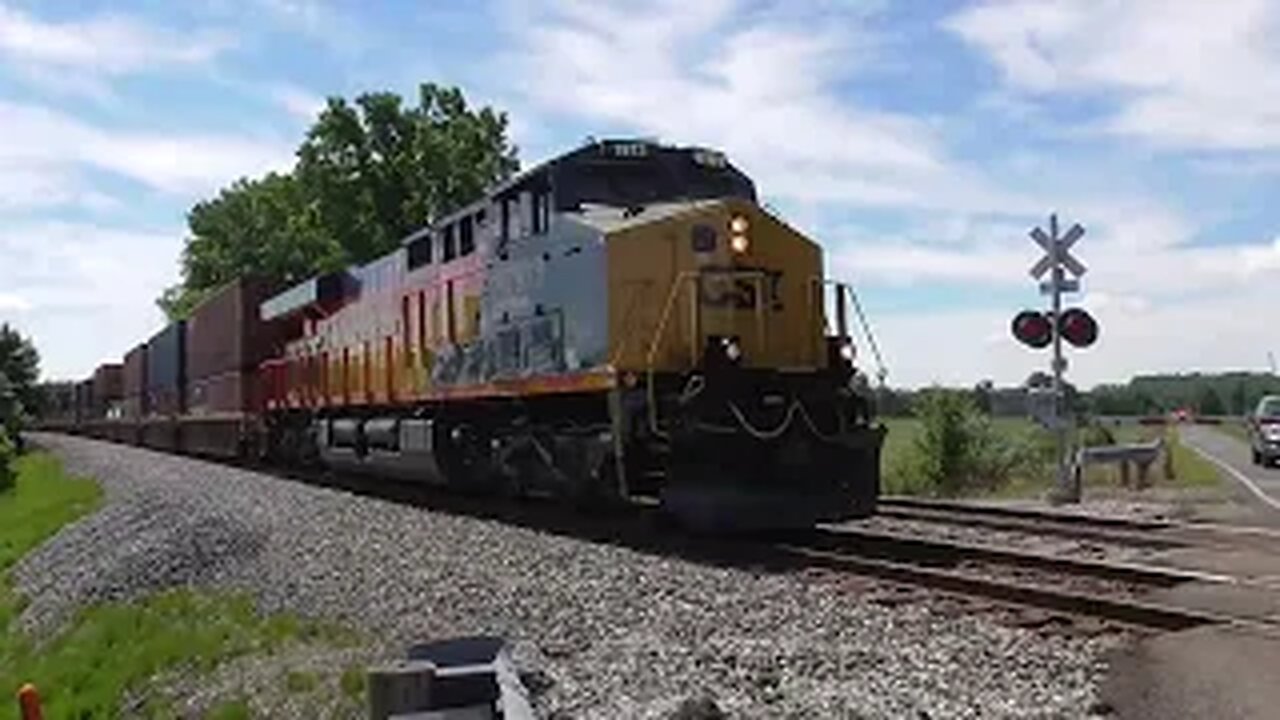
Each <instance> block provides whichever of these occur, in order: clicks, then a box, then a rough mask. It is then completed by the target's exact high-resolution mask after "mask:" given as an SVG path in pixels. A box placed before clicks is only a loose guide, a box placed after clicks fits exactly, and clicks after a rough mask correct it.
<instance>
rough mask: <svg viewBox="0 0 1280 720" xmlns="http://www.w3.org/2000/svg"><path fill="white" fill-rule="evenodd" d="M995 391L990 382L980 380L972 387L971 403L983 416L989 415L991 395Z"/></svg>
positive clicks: (992, 383) (993, 384)
mask: <svg viewBox="0 0 1280 720" xmlns="http://www.w3.org/2000/svg"><path fill="white" fill-rule="evenodd" d="M995 390H996V385H995V383H994V382H992V381H991V380H982V381H980V382H979V383H978V384H977V385H974V386H973V402H974V404H975V405H976V406H977V408H978V411H979V412H981V413H982V414H984V415H990V414H991V395H992V394H993V393H995Z"/></svg>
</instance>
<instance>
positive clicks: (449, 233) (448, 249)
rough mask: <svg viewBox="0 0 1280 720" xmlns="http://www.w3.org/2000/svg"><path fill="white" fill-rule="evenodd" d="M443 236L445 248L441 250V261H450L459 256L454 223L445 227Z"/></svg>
mask: <svg viewBox="0 0 1280 720" xmlns="http://www.w3.org/2000/svg"><path fill="white" fill-rule="evenodd" d="M443 237H444V242H443V248H442V249H441V251H440V262H449V261H450V260H452V259H454V258H455V257H457V256H458V241H457V238H456V237H455V236H454V227H453V223H450V224H448V225H446V226H445V227H444V233H443Z"/></svg>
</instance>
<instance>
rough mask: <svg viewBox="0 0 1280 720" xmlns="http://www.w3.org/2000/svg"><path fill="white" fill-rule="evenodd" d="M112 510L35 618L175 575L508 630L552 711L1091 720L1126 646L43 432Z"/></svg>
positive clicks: (396, 626)
mask: <svg viewBox="0 0 1280 720" xmlns="http://www.w3.org/2000/svg"><path fill="white" fill-rule="evenodd" d="M35 439H36V440H37V442H38V443H39V444H40V445H42V446H44V447H47V448H49V449H50V450H52V451H54V452H55V453H57V454H58V455H59V456H60V457H61V458H62V459H63V460H64V462H65V463H66V467H67V469H68V470H69V471H70V472H72V473H76V474H82V475H87V476H91V477H94V478H96V479H98V480H99V481H100V482H101V483H102V484H103V486H104V488H105V490H106V494H107V502H106V504H105V506H104V507H103V509H102V510H100V511H99V512H98V513H96V514H94V515H92V516H90V517H88V518H85V519H83V520H81V521H80V522H77V523H75V524H73V525H71V526H69V527H67V528H65V529H64V530H63V531H62V532H61V533H59V534H58V535H57V536H56V537H55V538H53V539H52V540H51V541H50V542H48V543H47V544H45V545H44V546H42V547H41V548H39V549H38V550H36V551H35V552H33V553H32V554H30V555H29V556H28V557H27V558H25V559H24V560H23V562H21V563H20V564H19V565H18V566H17V567H16V568H15V570H14V574H13V577H14V581H15V583H16V585H17V588H18V590H19V591H20V592H21V593H23V594H24V595H25V596H26V597H27V598H28V599H29V601H30V604H29V605H28V606H27V608H26V609H25V611H24V613H23V615H22V617H21V623H22V624H23V626H24V627H25V628H27V629H28V630H29V631H31V632H34V633H41V632H48V631H50V630H51V629H53V628H55V627H56V626H57V624H58V623H59V622H61V621H62V620H63V619H65V618H66V617H67V616H68V613H69V612H71V611H73V610H74V609H75V608H76V607H78V606H79V605H81V604H84V603H87V602H93V601H98V600H105V599H127V598H131V597H136V596H138V595H139V594H142V593H146V592H150V591H154V590H159V589H164V588H168V587H174V586H183V585H190V586H196V587H218V588H223V589H231V590H245V591H248V592H250V593H252V594H253V595H254V596H255V597H256V598H257V599H258V601H259V602H260V604H261V606H262V608H263V609H264V610H266V611H274V610H282V609H287V610H292V611H295V612H299V613H302V614H305V615H308V616H313V617H324V618H332V619H336V620H341V621H344V622H348V623H350V624H352V625H354V626H356V627H357V628H360V629H363V630H366V631H368V632H369V635H370V636H371V637H375V638H378V639H379V640H380V641H383V642H385V644H386V651H387V652H388V653H394V654H399V653H402V652H403V650H404V649H405V646H406V645H407V644H409V643H412V642H418V641H423V640H427V639H433V638H440V637H448V636H455V635H461V634H470V633H497V634H503V635H505V636H507V637H508V638H509V639H510V640H512V641H513V642H514V643H515V647H516V651H517V659H518V661H519V662H520V663H521V664H522V665H523V666H524V667H526V668H528V669H530V670H532V671H535V672H536V674H537V676H538V677H539V678H540V679H541V682H539V683H538V685H539V686H540V687H539V688H538V689H539V695H538V698H537V700H538V705H539V707H540V708H541V710H542V711H543V712H545V713H547V714H549V715H550V714H554V716H555V717H590V718H632V717H636V718H666V717H669V716H671V714H672V713H673V712H674V711H675V710H676V708H677V707H678V706H679V705H680V704H681V703H683V702H686V701H689V700H691V699H697V698H703V697H708V698H712V699H713V700H714V702H715V703H716V704H717V705H718V706H719V707H720V708H721V709H723V710H725V711H726V712H727V714H728V715H729V716H730V717H749V718H774V717H777V718H783V717H817V718H829V717H877V718H878V717H886V718H901V717H930V718H941V717H1089V716H1090V713H1091V712H1092V711H1093V709H1094V707H1095V704H1096V701H1097V691H1098V684H1099V682H1100V680H1101V675H1102V673H1103V672H1104V670H1105V663H1104V660H1103V658H1104V654H1105V653H1106V652H1107V651H1108V650H1109V649H1111V648H1113V647H1115V646H1116V645H1117V644H1118V643H1120V642H1122V641H1123V637H1122V636H1120V635H1115V634H1098V635H1094V636H1083V635H1082V636H1076V635H1072V634H1070V633H1063V632H1050V633H1044V632H1037V631H1035V630H1031V629H1023V628H1018V627H1008V626H1005V625H1003V624H1001V623H1000V622H998V621H997V618H998V616H999V614H998V613H990V612H968V611H966V610H965V609H964V608H963V607H961V608H960V609H959V610H957V607H956V603H955V602H953V601H948V600H945V599H940V598H934V597H933V596H930V595H929V594H927V593H918V594H913V595H912V596H911V597H910V598H909V599H908V600H907V601H906V602H901V601H894V602H887V601H885V599H886V598H890V597H894V596H895V593H892V592H890V591H889V590H890V589H889V588H886V587H885V586H882V585H879V584H877V583H873V582H871V581H867V580H862V579H854V578H847V577H839V576H834V575H831V574H825V573H824V574H814V573H802V572H795V573H766V572H750V571H747V570H742V569H736V568H727V567H718V566H713V565H706V564H700V563H696V562H691V561H687V560H682V559H678V558H674V557H668V556H664V555H660V554H652V553H646V552H642V551H638V550H635V549H630V548H627V547H619V546H614V545H610V544H605V543H594V542H589V541H586V540H582V539H578V538H574V537H567V536H563V535H556V534H551V533H546V532H540V531H537V530H533V529H529V528H524V527H516V526H512V525H507V524H502V523H499V522H495V521H489V520H482V519H476V518H472V517H466V516H461V515H451V514H447V513H442V512H436V511H430V510H424V509H421V508H417V507H413V506H410V505H404V504H398V503H394V502H390V501H386V500H381V499H376V498H370V497H364V496H357V495H353V494H350V493H346V492H342V491H338V490H333V489H328V488H322V487H316V486H311V485H307V484H303V483H298V482H291V481H285V480H281V479H279V478H275V477H270V476H265V475H260V474H257V473H253V472H249V471H245V470H241V469H237V468H232V467H227V466H222V465H217V464H212V463H206V462H201V461H196V460H192V459H188V458H181V457H177V456H170V455H163V454H158V453H153V452H150V451H146V450H141V449H137V448H130V447H124V446H119V445H111V444H107V443H102V442H97V441H92V440H86V439H82V438H70V437H65V436H54V435H38V436H36V438H35Z"/></svg>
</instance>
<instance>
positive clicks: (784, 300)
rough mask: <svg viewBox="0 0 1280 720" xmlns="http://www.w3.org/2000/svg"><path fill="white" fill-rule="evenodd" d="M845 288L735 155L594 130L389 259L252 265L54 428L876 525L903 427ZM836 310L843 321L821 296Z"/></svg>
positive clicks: (135, 354)
mask: <svg viewBox="0 0 1280 720" xmlns="http://www.w3.org/2000/svg"><path fill="white" fill-rule="evenodd" d="M846 302H847V288H846V287H845V286H843V285H841V284H839V283H834V282H831V281H829V280H828V279H827V278H826V277H825V276H824V273H823V263H822V254H821V249H820V248H819V246H818V245H817V244H816V243H815V242H813V241H812V240H810V239H809V238H807V237H805V236H804V235H803V234H802V233H800V232H798V231H797V230H795V229H794V228H792V227H790V226H789V225H787V224H786V222H784V221H783V220H782V219H780V218H778V217H776V216H775V215H774V214H773V213H771V212H769V211H767V210H766V209H765V208H764V207H762V205H761V204H760V203H759V202H758V200H757V198H756V189H755V185H754V183H753V182H752V180H751V179H750V178H749V177H748V176H747V175H746V174H744V173H743V172H742V171H741V170H739V169H738V168H737V167H735V166H734V165H733V164H732V163H730V162H729V161H728V160H727V159H726V157H725V156H724V155H723V154H722V153H720V152H717V151H714V150H708V149H705V148H695V147H674V146H668V145H662V144H658V143H656V142H652V141H646V140H610V141H598V142H597V141H592V142H589V143H587V144H585V145H584V146H582V147H579V148H577V149H574V150H572V151H570V152H567V153H565V154H563V155H561V156H558V157H556V158H554V159H551V160H550V161H548V162H545V163H543V164H541V165H538V166H536V167H534V168H532V169H530V170H527V171H525V172H523V173H521V174H519V175H518V176H516V177H514V178H512V179H510V180H508V181H506V182H503V183H502V184H500V185H498V186H496V187H493V188H491V189H490V190H489V191H488V192H487V193H486V194H485V196H484V197H483V198H482V199H481V200H479V201H477V202H475V203H473V204H470V205H467V206H466V207H462V208H459V209H457V210H456V211H455V212H453V213H451V214H449V215H448V216H447V217H442V218H440V219H439V220H438V221H436V222H434V223H432V224H430V225H429V226H427V227H424V228H422V229H421V230H419V231H417V232H415V233H413V234H411V235H410V236H408V237H406V238H404V240H403V243H402V244H401V246H400V247H398V248H397V249H396V250H394V251H393V252H390V253H388V254H387V255H385V256H383V257H380V258H377V259H376V260H374V261H372V262H370V263H368V264H365V265H362V266H359V267H351V268H348V269H345V270H341V271H336V272H330V273H325V274H321V275H318V276H316V277H313V278H311V279H308V280H307V281H305V282H302V283H300V284H297V285H294V286H292V287H288V288H283V289H281V288H272V287H270V286H268V285H267V284H266V283H264V282H262V281H261V280H258V279H255V278H241V279H239V280H237V281H235V282H234V283H231V284H230V285H228V286H227V287H225V288H223V289H222V290H221V291H219V292H217V293H216V294H214V295H213V296H212V297H211V298H210V299H208V300H207V301H206V302H204V303H203V304H202V305H200V306H199V307H198V308H196V309H195V311H194V312H193V313H192V314H191V316H190V317H188V318H187V319H186V320H185V321H178V322H175V323H173V324H171V325H169V326H167V327H166V328H164V329H163V330H161V331H160V332H159V333H157V334H156V335H155V336H153V337H152V338H151V339H150V340H148V341H147V342H146V343H143V344H141V345H139V346H137V347H136V348H135V349H133V350H132V351H130V352H129V353H128V354H127V355H126V356H125V358H124V362H123V363H122V364H120V365H105V366H103V367H102V368H99V370H98V371H97V373H95V375H94V377H93V378H92V379H90V380H87V381H85V382H84V383H79V384H76V385H74V386H73V387H71V388H70V389H69V390H68V389H67V388H63V389H62V390H61V397H62V398H63V402H60V403H58V404H56V405H57V406H58V407H61V408H62V412H61V416H54V417H50V418H47V419H46V425H47V426H49V427H59V426H63V427H65V426H67V425H71V426H72V429H74V430H76V431H79V432H84V433H87V434H90V435H94V436H97V437H101V438H107V439H112V440H116V441H120V442H127V443H133V444H139V445H144V446H148V447H153V448H158V449H163V450H170V451H179V452H187V453H193V454H199V455H211V456H219V457H238V458H242V459H256V460H261V461H266V462H272V463H279V464H284V465H322V466H327V467H329V468H333V469H336V470H340V471H351V472H360V473H368V474H370V475H373V476H378V477H390V478H397V479H399V480H404V481H412V482H423V483H434V484H440V485H444V486H448V487H451V488H455V489H458V490H462V491H468V492H480V493H492V494H493V495H494V496H498V497H503V498H516V497H522V496H552V497H555V498H559V499H562V500H564V501H567V502H571V503H575V504H581V505H584V506H597V505H609V504H627V503H645V504H649V505H653V504H656V505H658V506H660V507H661V508H662V509H663V510H665V511H666V512H668V513H670V514H671V515H673V516H674V517H676V518H678V519H679V520H680V521H682V522H687V523H690V524H694V525H697V526H700V527H708V526H711V527H716V528H724V527H741V526H750V527H759V526H761V525H765V526H805V525H811V524H813V523H815V522H820V521H829V520H837V519H843V518H850V517H859V516H865V515H869V514H871V513H873V512H874V509H875V503H876V498H877V495H878V489H879V468H880V450H881V447H882V444H883V440H884V434H885V430H884V428H883V426H882V425H880V424H879V423H878V422H876V420H875V419H874V417H873V411H872V403H871V402H870V399H869V397H868V395H867V393H866V392H865V390H864V389H863V388H865V384H863V383H860V382H859V380H860V379H861V378H862V376H861V375H860V373H859V372H858V371H857V369H856V368H855V365H854V360H855V353H854V347H853V344H852V341H851V334H850V328H849V327H848V323H847V321H846V317H847V315H846V312H845V307H846ZM829 306H830V307H831V308H832V309H833V310H834V312H833V313H831V314H832V315H834V318H833V319H834V322H830V321H829V320H830V319H829V318H828V312H827V309H828V307H829Z"/></svg>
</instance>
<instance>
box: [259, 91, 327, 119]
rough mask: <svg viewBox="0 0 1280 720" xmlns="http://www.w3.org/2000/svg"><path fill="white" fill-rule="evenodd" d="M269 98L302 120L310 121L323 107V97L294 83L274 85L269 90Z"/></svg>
mask: <svg viewBox="0 0 1280 720" xmlns="http://www.w3.org/2000/svg"><path fill="white" fill-rule="evenodd" d="M270 96H271V100H272V101H273V102H274V103H275V104H276V105H278V106H280V107H281V108H283V109H284V110H285V111H286V112H288V113H289V114H290V115H293V116H294V117H296V118H297V119H299V120H301V121H303V122H312V121H314V120H315V119H316V116H317V115H319V114H320V111H321V110H323V109H324V107H325V99H324V98H322V97H320V96H319V95H316V94H314V93H312V92H309V91H307V90H304V89H302V88H300V87H297V86H295V85H284V84H282V85H276V86H275V87H272V88H271V90H270Z"/></svg>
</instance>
